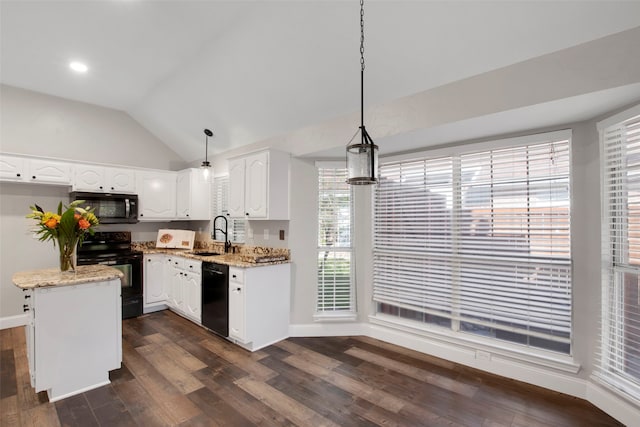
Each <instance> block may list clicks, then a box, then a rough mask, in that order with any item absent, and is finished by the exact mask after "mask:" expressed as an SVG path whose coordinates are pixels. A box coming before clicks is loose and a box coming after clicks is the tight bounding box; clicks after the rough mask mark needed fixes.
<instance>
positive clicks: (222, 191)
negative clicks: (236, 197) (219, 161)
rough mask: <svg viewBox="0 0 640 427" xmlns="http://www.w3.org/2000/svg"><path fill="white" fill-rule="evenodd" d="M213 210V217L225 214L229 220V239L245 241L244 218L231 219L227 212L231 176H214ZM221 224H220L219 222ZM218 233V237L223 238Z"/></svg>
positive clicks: (236, 241)
mask: <svg viewBox="0 0 640 427" xmlns="http://www.w3.org/2000/svg"><path fill="white" fill-rule="evenodd" d="M211 193H212V194H211V212H212V214H213V217H212V218H211V220H212V221H213V218H215V217H216V216H218V215H224V216H225V217H227V220H228V221H229V227H228V230H229V241H231V242H235V243H244V223H245V222H244V220H237V219H230V218H229V217H228V216H227V214H228V212H229V210H228V206H229V176H228V175H221V176H216V177H214V178H213V181H212V185H211ZM218 226H220V224H218ZM211 235H212V236H213V224H211ZM223 238H224V237H220V234H219V233H218V239H219V240H220V239H223Z"/></svg>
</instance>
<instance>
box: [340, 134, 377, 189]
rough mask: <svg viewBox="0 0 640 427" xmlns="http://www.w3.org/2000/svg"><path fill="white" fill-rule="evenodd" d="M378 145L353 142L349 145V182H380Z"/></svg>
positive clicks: (354, 183)
mask: <svg viewBox="0 0 640 427" xmlns="http://www.w3.org/2000/svg"><path fill="white" fill-rule="evenodd" d="M377 171H378V146H377V145H375V144H351V145H349V146H347V183H349V184H352V185H369V184H376V183H377V182H378V177H377Z"/></svg>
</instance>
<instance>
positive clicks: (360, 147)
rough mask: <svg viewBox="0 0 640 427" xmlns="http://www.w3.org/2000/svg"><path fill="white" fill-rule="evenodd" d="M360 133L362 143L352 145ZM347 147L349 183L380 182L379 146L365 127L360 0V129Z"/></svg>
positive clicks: (361, 5)
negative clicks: (378, 176)
mask: <svg viewBox="0 0 640 427" xmlns="http://www.w3.org/2000/svg"><path fill="white" fill-rule="evenodd" d="M358 133H360V142H358V143H355V144H352V143H351V141H353V138H355V137H356V135H358ZM351 141H349V144H348V145H347V183H348V184H352V185H367V184H376V183H377V182H378V178H377V174H378V146H377V145H375V144H374V143H373V140H372V139H371V137H370V136H369V133H368V132H367V129H365V127H364V0H360V127H359V128H358V130H357V131H356V133H355V134H354V135H353V137H351Z"/></svg>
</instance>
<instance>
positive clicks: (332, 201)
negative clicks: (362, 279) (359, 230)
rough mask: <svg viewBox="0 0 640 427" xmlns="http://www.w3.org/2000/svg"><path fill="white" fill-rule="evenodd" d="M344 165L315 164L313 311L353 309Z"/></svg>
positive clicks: (349, 209) (349, 215)
mask: <svg viewBox="0 0 640 427" xmlns="http://www.w3.org/2000/svg"><path fill="white" fill-rule="evenodd" d="M346 180H347V170H346V168H345V167H319V168H318V295H317V296H318V297H317V304H316V311H317V314H318V315H320V316H322V315H327V314H332V313H333V314H335V313H345V312H354V311H355V304H354V299H355V298H354V292H353V274H352V268H351V265H352V263H351V256H352V243H351V242H352V223H353V207H352V201H351V199H352V193H351V187H350V186H349V185H348V184H347V183H346Z"/></svg>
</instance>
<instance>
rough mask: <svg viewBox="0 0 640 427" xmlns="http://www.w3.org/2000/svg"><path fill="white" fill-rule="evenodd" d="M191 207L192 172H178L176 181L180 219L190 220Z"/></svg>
mask: <svg viewBox="0 0 640 427" xmlns="http://www.w3.org/2000/svg"><path fill="white" fill-rule="evenodd" d="M190 206H191V171H190V170H189V169H187V170H184V171H180V172H178V177H177V179H176V211H177V212H176V213H177V216H178V218H182V219H188V218H189V210H190V209H189V208H190Z"/></svg>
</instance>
